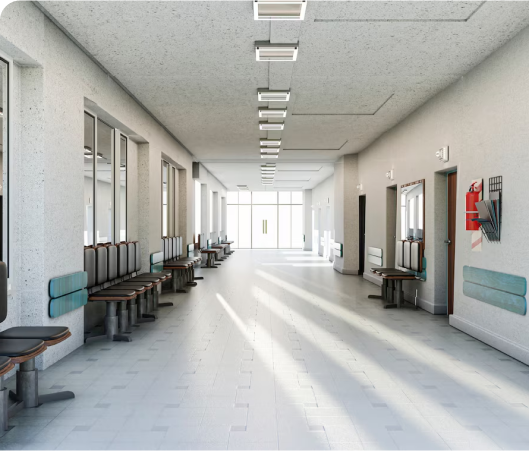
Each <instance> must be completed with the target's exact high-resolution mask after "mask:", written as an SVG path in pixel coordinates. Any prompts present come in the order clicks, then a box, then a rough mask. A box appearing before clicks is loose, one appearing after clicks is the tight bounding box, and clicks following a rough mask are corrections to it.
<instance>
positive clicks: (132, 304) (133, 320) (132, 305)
mask: <svg viewBox="0 0 529 451" xmlns="http://www.w3.org/2000/svg"><path fill="white" fill-rule="evenodd" d="M137 321H138V306H137V305H136V299H131V300H130V301H129V325H130V326H131V327H138V325H137Z"/></svg>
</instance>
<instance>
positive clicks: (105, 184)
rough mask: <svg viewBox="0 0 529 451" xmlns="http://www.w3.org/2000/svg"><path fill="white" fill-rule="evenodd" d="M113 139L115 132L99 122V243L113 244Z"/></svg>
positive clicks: (97, 173)
mask: <svg viewBox="0 0 529 451" xmlns="http://www.w3.org/2000/svg"><path fill="white" fill-rule="evenodd" d="M112 137H113V130H112V128H111V127H109V126H108V125H107V124H105V123H104V122H103V121H101V120H100V119H98V120H97V160H96V175H97V176H96V180H97V185H96V190H97V202H96V208H97V215H96V221H97V243H108V242H112V193H113V189H112V188H113V184H112Z"/></svg>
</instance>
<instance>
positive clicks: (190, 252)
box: [187, 243, 195, 257]
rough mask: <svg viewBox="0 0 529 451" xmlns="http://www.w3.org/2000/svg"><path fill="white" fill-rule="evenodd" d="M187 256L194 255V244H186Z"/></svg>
mask: <svg viewBox="0 0 529 451" xmlns="http://www.w3.org/2000/svg"><path fill="white" fill-rule="evenodd" d="M187 256H188V257H194V256H195V245H194V244H193V243H190V244H188V245H187Z"/></svg>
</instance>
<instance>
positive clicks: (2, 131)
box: [0, 59, 9, 262]
mask: <svg viewBox="0 0 529 451" xmlns="http://www.w3.org/2000/svg"><path fill="white" fill-rule="evenodd" d="M8 82H9V66H8V64H7V63H6V62H5V61H4V60H2V59H0V156H1V157H0V174H2V182H1V183H0V258H1V259H2V261H3V262H7V251H8V245H7V243H8V235H9V233H8V220H7V214H8V203H7V184H8V163H7V161H8V160H7V152H8V130H9V128H8V119H9V118H8V113H9V109H8V100H9V96H8V92H9V91H8V88H9V86H8Z"/></svg>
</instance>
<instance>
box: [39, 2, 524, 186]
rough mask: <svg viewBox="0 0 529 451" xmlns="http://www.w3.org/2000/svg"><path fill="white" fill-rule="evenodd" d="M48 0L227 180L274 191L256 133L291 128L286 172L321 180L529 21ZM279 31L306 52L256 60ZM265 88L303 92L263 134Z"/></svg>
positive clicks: (425, 11)
mask: <svg viewBox="0 0 529 451" xmlns="http://www.w3.org/2000/svg"><path fill="white" fill-rule="evenodd" d="M41 6H42V7H44V8H45V9H46V10H47V11H48V12H49V13H50V14H51V15H52V16H53V17H54V18H55V19H56V20H57V21H58V22H59V23H60V24H61V25H62V26H63V27H64V28H65V29H66V30H67V31H68V32H69V33H70V34H71V35H72V36H73V37H74V38H75V39H76V40H77V41H78V42H79V43H80V44H81V45H82V46H84V47H85V49H86V50H87V51H88V52H90V53H91V54H92V55H93V56H94V57H95V58H97V60H98V61H99V62H100V63H101V64H102V65H103V66H104V67H105V68H106V69H107V70H108V71H109V72H110V73H111V74H113V75H114V76H115V77H116V78H117V79H119V80H120V82H121V83H122V84H123V85H124V86H126V87H127V89H129V90H130V91H131V92H132V93H133V94H134V95H135V96H136V97H137V98H138V99H139V100H140V101H141V102H142V103H143V104H144V105H145V106H146V107H147V108H148V109H149V110H150V111H151V112H152V113H153V114H154V115H155V116H156V117H157V118H158V119H159V120H160V121H161V122H162V123H163V124H164V125H165V126H166V127H167V128H168V129H169V130H170V131H171V132H172V133H173V134H174V135H175V136H176V137H177V138H178V139H179V140H180V141H181V142H182V143H183V144H184V145H185V146H186V147H187V148H188V149H189V150H190V151H191V152H192V153H193V154H194V155H195V157H196V158H197V159H198V160H199V161H201V162H202V163H203V164H204V165H205V166H206V167H207V168H208V169H209V170H211V172H212V173H213V174H214V175H216V176H217V177H218V178H219V180H220V181H221V182H223V183H224V184H225V185H226V186H227V187H228V189H234V188H235V185H241V184H247V185H248V186H249V187H250V189H262V187H261V184H260V174H259V170H258V168H259V165H260V164H261V163H262V162H263V161H266V160H261V159H260V158H259V142H258V139H259V138H260V137H261V138H263V137H269V138H277V137H280V136H282V139H283V143H282V150H281V153H280V158H279V159H278V160H275V161H277V163H278V168H279V169H280V168H281V167H282V166H283V165H292V164H293V165H294V167H298V168H302V167H303V166H302V164H303V163H311V162H314V163H315V165H313V166H310V167H311V168H312V167H316V166H318V165H320V166H321V168H322V171H323V172H322V173H321V175H320V174H317V173H315V172H307V173H304V172H303V171H300V170H298V171H297V172H296V174H297V176H299V177H302V180H300V181H299V183H296V186H299V185H301V187H302V188H311V187H313V186H314V181H315V180H323V179H324V178H326V177H327V176H328V175H330V174H331V173H332V170H331V172H328V168H329V167H330V168H332V164H329V163H332V162H333V161H335V160H336V159H337V158H338V157H340V156H341V155H344V154H348V153H354V152H359V151H361V150H362V149H364V148H365V147H366V146H368V145H369V144H370V143H371V142H373V141H374V140H375V139H376V138H377V137H379V136H380V135H381V134H383V133H384V132H385V131H387V130H388V129H390V128H391V127H393V126H394V125H396V124H397V123H398V122H400V121H401V120H402V119H404V118H405V117H406V116H407V115H408V114H410V113H411V112H412V111H413V110H415V109H416V108H417V107H419V106H420V105H421V104H423V103H424V102H425V101H426V100H428V99H429V98H430V97H432V96H433V95H435V94H436V93H437V92H439V91H441V90H442V89H443V88H445V87H446V86H448V85H449V84H450V83H452V82H454V81H455V80H456V79H458V78H459V77H461V76H462V75H463V74H465V73H466V72H468V71H469V70H470V69H471V68H472V67H474V66H475V65H476V64H478V63H479V62H481V61H482V60H483V59H484V58H486V57H487V56H488V55H489V54H490V53H491V52H493V51H494V50H495V49H497V48H498V47H500V46H501V45H503V44H504V43H505V42H507V41H508V40H509V39H511V38H512V37H513V36H514V35H515V34H516V33H518V32H519V31H520V30H521V29H523V28H524V27H526V26H527V25H529V2H517V1H514V2H506V1H493V2H455V1H445V2H435V1H424V2H420V1H413V2H406V1H394V2H383V1H314V0H308V6H307V13H306V16H305V20H304V21H295V22H294V21H272V22H270V21H255V20H254V19H253V7H252V1H251V0H245V1H171V2H141V1H131V2H126V1H123V2H121V1H120V2H68V1H60V2H43V3H41ZM268 40H270V41H271V42H273V43H296V42H298V41H299V54H298V59H297V61H296V62H257V61H255V52H254V42H255V41H268ZM116 43H118V44H119V45H116ZM258 88H270V89H290V90H291V98H290V101H289V102H288V103H285V104H284V106H286V107H287V109H288V113H287V117H286V118H285V124H286V125H285V130H284V131H283V132H260V131H259V128H258V123H259V118H258V114H257V108H258V106H266V105H267V104H266V103H259V102H258V101H257V89H258ZM276 103H277V102H276ZM274 106H280V104H279V103H277V105H274ZM285 167H287V166H285ZM318 172H319V171H318ZM279 174H281V172H280V171H279V172H278V180H279ZM288 178H289V179H292V180H294V175H292V176H289V177H288ZM306 179H307V180H308V181H305V180H306ZM279 185H280V184H278V185H276V187H278V188H279Z"/></svg>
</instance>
